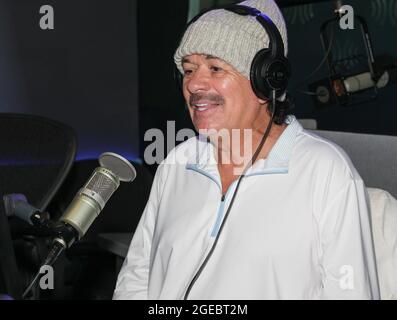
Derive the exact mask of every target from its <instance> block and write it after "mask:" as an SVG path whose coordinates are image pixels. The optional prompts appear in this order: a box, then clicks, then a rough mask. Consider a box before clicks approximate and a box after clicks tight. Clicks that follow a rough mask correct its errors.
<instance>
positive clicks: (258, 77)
mask: <svg viewBox="0 0 397 320" xmlns="http://www.w3.org/2000/svg"><path fill="white" fill-rule="evenodd" d="M215 9H225V10H228V11H231V12H234V13H236V14H239V15H243V16H247V15H249V16H254V17H255V18H256V20H257V21H258V22H259V23H260V24H261V25H262V26H263V28H264V29H265V30H266V33H267V34H268V36H269V47H268V48H264V49H261V50H259V51H258V52H257V53H256V55H255V57H254V59H253V60H252V63H251V69H250V81H251V86H252V89H253V91H254V93H255V94H256V96H257V97H258V98H261V99H264V100H272V96H273V95H272V92H273V91H275V97H276V98H279V97H280V96H281V95H282V94H283V93H284V92H285V90H286V88H287V85H288V79H289V77H290V76H291V66H290V63H289V61H288V59H287V58H286V57H285V55H284V44H283V40H282V38H281V35H280V32H279V31H278V29H277V27H276V26H275V24H274V23H273V21H272V20H271V19H270V18H269V17H268V16H267V15H265V14H264V13H262V12H260V11H259V10H258V9H256V8H252V7H249V6H244V5H237V4H232V5H227V6H223V7H216V8H211V9H209V10H206V11H204V12H202V13H199V14H198V15H197V16H196V17H194V18H193V19H192V20H191V21H190V22H189V23H188V24H187V26H186V29H187V28H188V27H189V26H190V25H191V24H192V23H194V22H195V21H197V20H198V19H199V18H200V17H201V16H202V15H203V14H205V13H207V12H209V11H212V10H215ZM174 70H175V72H174V74H175V77H176V79H177V81H178V83H179V85H180V87H182V81H183V75H182V74H181V73H180V72H179V70H178V69H177V67H176V66H175V69H174Z"/></svg>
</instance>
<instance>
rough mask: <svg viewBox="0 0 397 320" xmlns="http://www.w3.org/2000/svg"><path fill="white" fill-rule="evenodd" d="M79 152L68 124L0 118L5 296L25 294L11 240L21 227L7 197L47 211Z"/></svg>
mask: <svg viewBox="0 0 397 320" xmlns="http://www.w3.org/2000/svg"><path fill="white" fill-rule="evenodd" d="M75 153H76V136H75V134H74V131H73V130H72V129H71V128H69V127H67V126H66V125H64V124H62V123H59V122H56V121H53V120H50V119H46V118H43V117H38V116H34V115H23V114H9V113H0V202H1V204H0V220H1V221H0V224H1V225H0V255H1V257H2V259H1V261H0V293H1V292H3V293H9V294H11V295H13V296H14V297H18V296H19V295H20V293H21V292H20V291H21V288H20V286H19V284H18V283H17V282H18V278H19V275H18V274H17V271H16V270H17V267H16V260H15V252H14V251H13V246H12V238H13V236H14V234H13V232H14V231H15V232H17V230H19V229H20V227H21V226H22V225H21V222H19V221H16V219H12V218H11V219H7V217H6V216H5V212H4V211H5V210H4V205H3V196H4V195H5V194H10V193H22V194H24V195H25V196H26V197H27V199H28V201H29V203H31V204H32V205H34V206H35V207H37V208H38V209H40V210H45V209H46V207H47V206H48V204H49V203H50V201H51V199H52V198H53V197H54V195H55V194H56V192H57V191H58V189H59V187H60V186H61V184H62V182H63V181H64V179H65V178H66V176H67V174H68V172H69V170H70V168H71V166H72V164H73V161H74V159H75ZM8 222H9V223H8ZM13 227H15V228H13ZM10 228H11V232H10Z"/></svg>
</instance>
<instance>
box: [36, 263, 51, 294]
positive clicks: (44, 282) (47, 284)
mask: <svg viewBox="0 0 397 320" xmlns="http://www.w3.org/2000/svg"><path fill="white" fill-rule="evenodd" d="M39 272H40V274H42V276H41V277H40V282H39V286H40V289H42V290H53V289H54V268H53V267H51V266H49V265H44V266H41V268H40V271H39Z"/></svg>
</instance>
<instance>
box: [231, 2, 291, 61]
mask: <svg viewBox="0 0 397 320" xmlns="http://www.w3.org/2000/svg"><path fill="white" fill-rule="evenodd" d="M223 9H225V10H227V11H231V12H234V13H236V14H239V15H242V16H253V17H255V18H256V20H257V21H258V22H259V23H260V24H261V25H262V27H263V28H264V29H265V30H266V33H267V35H268V37H269V48H268V49H269V51H270V52H271V56H272V57H276V56H284V43H283V39H282V38H281V34H280V32H279V31H278V29H277V27H276V25H275V24H274V23H273V21H272V19H270V17H269V16H267V15H266V14H264V13H263V12H261V11H259V10H258V9H256V8H253V7H249V6H244V5H239V4H232V5H228V6H225V7H223Z"/></svg>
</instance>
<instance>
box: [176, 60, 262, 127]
mask: <svg viewBox="0 0 397 320" xmlns="http://www.w3.org/2000/svg"><path fill="white" fill-rule="evenodd" d="M182 66H183V70H184V78H183V95H184V97H185V99H186V102H187V104H188V108H189V112H190V116H191V118H192V121H193V124H194V126H195V128H196V130H203V129H215V130H221V129H228V130H231V129H247V128H255V123H256V122H257V120H258V117H259V116H260V115H261V114H262V113H261V112H260V111H261V110H262V111H263V108H264V106H263V104H264V103H265V101H263V100H261V99H259V98H257V97H256V95H255V94H254V92H253V90H252V88H251V83H250V81H249V80H248V79H247V78H245V77H244V76H243V75H241V74H240V73H239V72H238V71H237V70H236V69H235V68H234V67H233V66H231V65H230V64H228V63H226V62H225V61H223V60H221V59H218V58H216V57H213V56H209V55H199V54H193V55H189V56H186V57H184V59H183V60H182Z"/></svg>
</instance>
